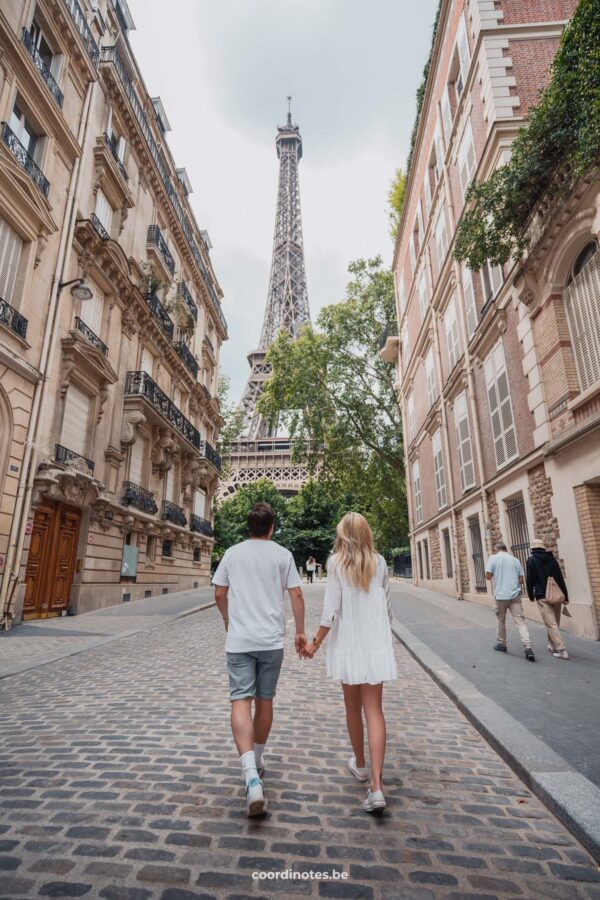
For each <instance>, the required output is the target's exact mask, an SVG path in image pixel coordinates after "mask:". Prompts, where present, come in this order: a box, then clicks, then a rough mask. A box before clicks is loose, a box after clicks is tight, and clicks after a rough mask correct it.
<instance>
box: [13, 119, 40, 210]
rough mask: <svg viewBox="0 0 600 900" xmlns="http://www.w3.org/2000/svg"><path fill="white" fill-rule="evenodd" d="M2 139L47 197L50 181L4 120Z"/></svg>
mask: <svg viewBox="0 0 600 900" xmlns="http://www.w3.org/2000/svg"><path fill="white" fill-rule="evenodd" d="M2 140H3V141H4V143H5V144H6V146H7V147H8V149H9V150H10V152H11V153H12V155H13V156H14V158H15V159H16V161H17V162H18V163H19V165H20V166H21V168H22V169H24V170H25V171H26V172H27V174H28V175H29V177H30V178H31V180H32V181H33V183H34V184H35V186H36V187H37V188H39V189H40V191H41V192H42V194H43V195H44V197H47V196H48V191H49V190H50V182H49V181H48V179H47V178H46V177H45V176H44V174H43V172H42V170H41V169H40V168H39V166H38V165H37V163H35V162H34V161H33V160H32V158H31V157H30V155H29V153H28V152H27V150H26V149H25V147H24V146H23V144H22V143H21V141H20V140H19V139H18V137H17V136H16V134H15V133H14V131H13V130H12V128H10V127H9V125H8V124H7V123H6V122H2Z"/></svg>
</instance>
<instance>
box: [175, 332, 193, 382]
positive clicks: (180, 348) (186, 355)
mask: <svg viewBox="0 0 600 900" xmlns="http://www.w3.org/2000/svg"><path fill="white" fill-rule="evenodd" d="M173 346H174V347H175V350H176V351H177V353H178V354H179V356H180V357H181V359H182V360H183V363H184V365H185V367H186V369H187V370H188V372H190V373H191V374H192V375H193V376H194V378H195V379H196V378H198V363H197V362H196V360H195V359H194V354H193V353H192V351H191V350H190V348H189V347H188V345H187V344H186V343H185V342H184V341H176V342H175V344H173Z"/></svg>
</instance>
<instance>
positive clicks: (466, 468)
mask: <svg viewBox="0 0 600 900" xmlns="http://www.w3.org/2000/svg"><path fill="white" fill-rule="evenodd" d="M454 421H455V423H456V442H457V444H458V458H459V462H460V478H461V482H462V488H463V491H466V490H467V488H470V487H473V485H474V484H475V469H474V466H473V450H472V447H471V433H470V431H469V416H468V413H467V398H466V395H465V394H464V393H463V394H459V396H458V397H457V398H456V401H455V403H454Z"/></svg>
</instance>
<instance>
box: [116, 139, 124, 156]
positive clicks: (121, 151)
mask: <svg viewBox="0 0 600 900" xmlns="http://www.w3.org/2000/svg"><path fill="white" fill-rule="evenodd" d="M117 156H118V157H119V159H120V160H121V162H124V160H125V138H124V137H120V138H119V140H118V142H117Z"/></svg>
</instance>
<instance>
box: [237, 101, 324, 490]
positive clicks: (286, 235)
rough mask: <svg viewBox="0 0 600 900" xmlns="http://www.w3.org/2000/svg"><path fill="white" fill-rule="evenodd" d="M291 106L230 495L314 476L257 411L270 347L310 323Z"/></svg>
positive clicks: (297, 140) (294, 485)
mask: <svg viewBox="0 0 600 900" xmlns="http://www.w3.org/2000/svg"><path fill="white" fill-rule="evenodd" d="M288 104H290V105H289V106H288V114H287V122H286V124H285V125H279V126H278V127H277V137H276V139H275V146H276V149H277V156H278V158H279V187H278V191H277V210H276V214H275V234H274V238H273V259H272V262H271V275H270V278H269V291H268V295H267V305H266V309H265V317H264V321H263V326H262V331H261V335H260V341H259V344H258V349H257V350H254V351H252V352H251V353H250V354H249V355H248V362H249V364H250V375H249V376H248V381H247V384H246V388H245V390H244V393H243V395H242V399H241V402H240V407H241V409H242V410H243V425H242V432H241V435H242V436H241V438H240V441H239V442H238V443H237V444H235V445H234V447H233V448H232V460H231V463H232V465H231V468H232V472H231V476H230V478H229V479H228V481H227V482H226V483H225V484H223V489H222V493H223V495H225V496H226V495H228V494H230V493H233V491H235V490H236V489H237V487H240V486H241V485H242V484H248V483H250V482H252V481H256V480H257V479H258V478H261V477H263V476H265V477H267V478H270V479H271V480H272V481H273V482H274V483H275V484H276V485H277V486H278V487H279V488H280V490H282V491H283V492H285V493H293V492H295V491H297V490H298V489H299V488H300V487H301V485H302V484H303V483H304V482H305V481H306V479H307V477H308V473H307V471H306V467H305V466H302V465H297V464H295V463H292V460H291V448H290V442H289V438H287V437H282V436H281V435H278V434H277V424H276V423H272V422H268V421H267V420H266V419H264V418H263V417H262V416H261V415H260V413H259V411H258V409H257V403H258V400H259V398H260V396H261V394H262V392H263V389H264V385H265V382H266V381H267V379H268V378H269V375H270V367H269V364H268V362H267V351H268V349H269V347H270V346H271V344H272V343H273V342H274V340H275V339H276V337H277V335H278V334H279V332H280V331H281V330H282V329H284V330H285V331H287V332H289V333H290V334H291V335H293V336H296V335H297V334H298V332H299V330H300V328H301V326H302V325H304V324H306V323H309V322H310V311H309V307H308V294H307V290H306V270H305V265H304V242H303V238H302V216H301V211H300V185H299V181H298V165H299V162H300V159H301V158H302V137H301V135H300V129H299V127H298V125H294V124H292V113H291V97H288Z"/></svg>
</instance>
